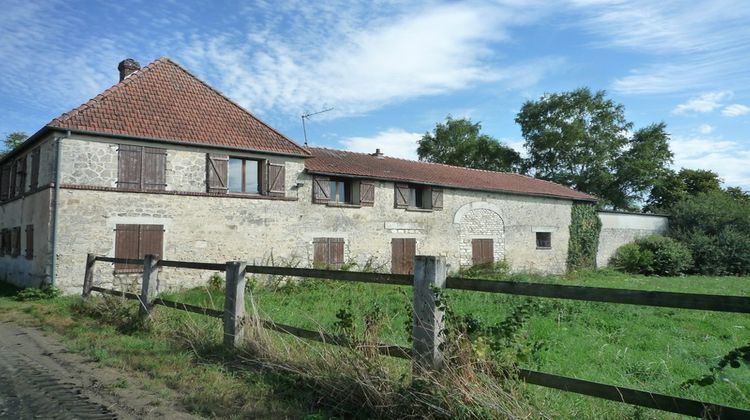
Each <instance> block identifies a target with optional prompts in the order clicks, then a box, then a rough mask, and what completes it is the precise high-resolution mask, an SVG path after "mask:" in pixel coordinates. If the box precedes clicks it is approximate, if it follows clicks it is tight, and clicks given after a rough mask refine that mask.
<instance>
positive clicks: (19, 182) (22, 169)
mask: <svg viewBox="0 0 750 420" xmlns="http://www.w3.org/2000/svg"><path fill="white" fill-rule="evenodd" d="M24 192H26V156H24V157H22V158H20V159H18V175H17V176H16V195H23V193H24ZM18 229H21V228H20V227H19V228H18ZM18 252H19V255H20V252H21V251H20V249H19V251H18Z"/></svg>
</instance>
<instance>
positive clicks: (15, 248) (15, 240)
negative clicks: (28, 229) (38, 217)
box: [10, 226, 21, 257]
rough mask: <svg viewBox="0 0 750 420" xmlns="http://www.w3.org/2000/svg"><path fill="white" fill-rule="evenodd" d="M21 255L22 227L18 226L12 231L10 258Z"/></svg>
mask: <svg viewBox="0 0 750 420" xmlns="http://www.w3.org/2000/svg"><path fill="white" fill-rule="evenodd" d="M19 255H21V226H16V227H14V228H13V229H11V231H10V256H11V257H17V256H19Z"/></svg>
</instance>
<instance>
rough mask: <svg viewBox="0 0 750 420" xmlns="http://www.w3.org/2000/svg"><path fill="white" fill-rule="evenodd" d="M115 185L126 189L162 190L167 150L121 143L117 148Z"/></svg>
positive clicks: (164, 186)
mask: <svg viewBox="0 0 750 420" xmlns="http://www.w3.org/2000/svg"><path fill="white" fill-rule="evenodd" d="M117 159H118V164H117V168H118V169H117V187H118V188H120V189H122V190H127V191H164V189H165V188H166V186H167V183H166V179H167V151H166V150H165V149H160V148H156V147H145V146H132V145H128V144H121V145H119V146H118V149H117Z"/></svg>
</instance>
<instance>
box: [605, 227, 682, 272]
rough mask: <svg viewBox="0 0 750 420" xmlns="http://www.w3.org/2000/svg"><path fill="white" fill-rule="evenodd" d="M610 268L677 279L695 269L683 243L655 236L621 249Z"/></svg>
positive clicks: (639, 240)
mask: <svg viewBox="0 0 750 420" xmlns="http://www.w3.org/2000/svg"><path fill="white" fill-rule="evenodd" d="M610 265H611V266H612V267H614V268H615V269H617V270H620V271H625V272H627V273H634V274H645V275H647V276H648V275H659V276H676V275H679V274H682V273H685V272H686V271H687V270H689V269H690V268H691V267H692V265H693V257H692V255H691V253H690V250H689V249H688V248H687V247H686V246H685V245H683V244H681V243H680V242H677V241H676V240H674V239H672V238H667V237H665V236H661V235H652V236H647V237H645V238H641V239H638V240H636V241H635V242H632V243H629V244H626V245H624V246H622V247H620V249H618V250H617V252H616V253H615V256H614V257H613V258H612V261H611V262H610Z"/></svg>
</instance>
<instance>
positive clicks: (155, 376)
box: [0, 271, 750, 418]
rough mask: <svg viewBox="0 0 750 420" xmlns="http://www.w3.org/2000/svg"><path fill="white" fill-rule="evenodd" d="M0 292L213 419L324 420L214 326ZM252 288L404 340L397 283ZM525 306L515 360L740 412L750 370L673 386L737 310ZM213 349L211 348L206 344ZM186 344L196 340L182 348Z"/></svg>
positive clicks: (559, 303) (720, 289) (490, 314)
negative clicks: (138, 322)
mask: <svg viewBox="0 0 750 420" xmlns="http://www.w3.org/2000/svg"><path fill="white" fill-rule="evenodd" d="M515 279H516V280H519V281H532V282H555V283H564V284H577V285H587V286H602V287H619V288H631V289H642V290H662V291H678V292H693V293H710V294H721V295H739V296H748V295H750V278H747V277H745V278H737V277H720V278H715V277H698V276H691V277H681V278H647V277H642V276H632V275H625V274H620V273H615V272H609V271H597V272H586V273H578V274H575V275H570V276H566V277H530V276H518V277H516V278H515ZM0 292H3V293H0V319H1V318H6V319H25V320H29V322H33V323H37V324H39V325H41V326H43V327H44V328H48V329H51V330H54V331H56V332H58V333H61V334H63V335H64V336H65V337H66V339H67V340H68V345H69V347H71V348H72V349H73V350H75V351H80V352H83V353H86V354H89V355H90V356H91V357H92V358H94V359H96V360H98V361H99V362H101V363H103V364H107V365H110V366H115V367H118V368H122V369H126V370H129V371H132V372H135V373H137V374H139V375H144V376H146V377H147V378H148V380H149V381H152V382H153V386H154V390H155V392H164V393H165V395H166V393H168V392H172V393H175V392H176V395H177V398H179V400H180V401H181V402H182V404H183V405H184V406H186V407H187V408H188V409H190V410H192V411H194V412H197V413H200V414H204V415H209V416H211V415H215V416H220V417H225V416H232V415H234V416H239V417H242V416H254V415H255V416H257V415H278V416H282V417H284V416H291V417H301V416H304V415H306V414H308V413H313V418H318V417H326V416H327V415H328V414H327V413H328V412H327V411H326V410H325V409H324V408H321V407H319V406H318V405H317V403H316V401H317V400H316V396H315V395H314V392H313V393H311V392H310V390H309V389H307V390H300V389H299V386H298V385H296V384H295V382H294V381H295V379H294V378H293V377H288V376H285V375H283V374H278V373H276V372H269V371H267V370H261V371H258V370H252V369H250V370H247V369H234V368H233V367H232V366H233V362H232V361H231V358H229V357H228V356H226V355H224V354H222V352H221V350H220V346H219V344H220V340H221V327H220V325H219V324H220V321H218V320H215V319H208V318H204V317H201V316H200V315H194V314H187V313H184V312H181V311H175V310H172V309H167V308H162V307H159V308H158V309H157V316H158V319H159V321H160V322H159V323H158V324H155V325H158V327H152V328H148V329H145V330H138V329H133V328H132V326H131V325H129V324H128V323H123V322H121V321H122V319H121V318H122V317H120V316H119V315H118V314H117V313H113V314H108V315H107V316H105V317H102V315H101V314H99V315H97V316H92V315H91V314H89V313H87V312H85V311H81V310H80V308H79V306H80V299H79V298H76V297H63V298H57V299H53V300H51V301H40V302H16V301H14V300H13V299H12V298H10V296H11V295H12V294H13V293H14V292H15V291H14V290H12V289H8V288H6V289H5V290H0ZM251 294H252V296H253V299H254V301H255V303H256V305H257V307H258V308H259V311H260V313H261V315H262V316H263V317H265V318H268V319H272V320H274V321H276V322H279V323H286V324H290V325H294V326H299V327H304V328H309V329H322V330H327V331H333V330H334V329H335V328H334V324H335V322H336V321H337V319H338V318H337V317H336V314H337V313H338V312H339V311H340V310H341V309H345V311H346V312H348V313H351V314H352V315H353V316H354V319H355V321H356V323H358V324H359V326H358V328H359V329H360V330H361V328H362V324H361V323H362V319H363V317H364V314H366V313H368V312H371V311H372V309H373V308H374V307H378V308H379V309H380V311H381V313H383V314H384V316H385V318H384V321H383V326H382V328H381V335H380V341H381V342H387V343H394V344H401V345H408V342H407V327H406V326H407V325H408V323H409V321H410V319H409V316H410V315H409V310H410V309H409V304H410V302H411V288H409V287H398V286H386V285H372V284H357V283H345V282H335V281H320V280H314V281H305V282H302V283H295V284H292V285H289V286H283V287H275V288H274V287H255V288H253V290H252V293H251ZM3 296H5V297H3ZM446 296H447V300H448V302H449V306H450V308H451V309H452V310H453V311H454V312H456V313H457V314H461V315H468V314H470V315H472V317H473V319H475V321H476V322H478V323H481V324H483V325H493V324H496V323H498V322H501V321H503V320H504V319H506V317H508V315H509V314H510V313H511V312H512V311H513V310H514V308H518V307H519V305H522V304H524V303H525V302H528V301H529V299H527V298H521V297H514V296H505V295H498V294H488V293H479V292H467V291H447V292H446ZM165 297H168V298H170V299H173V300H176V301H181V302H185V303H192V304H197V305H201V306H206V307H213V308H220V306H221V303H222V300H223V294H222V292H221V291H220V290H213V291H212V290H211V289H208V288H196V289H192V290H186V291H182V292H179V293H172V294H169V295H168V296H165ZM96 301H97V300H95V302H96ZM533 301H534V302H537V304H536V305H534V306H532V307H531V309H530V311H529V314H528V317H527V318H526V320H525V322H524V323H523V326H522V328H521V330H520V332H519V337H520V338H519V342H520V344H522V345H523V346H526V348H532V349H533V348H535V346H536V347H538V348H537V349H536V350H532V351H530V352H528V354H526V357H524V359H523V361H522V365H523V367H526V368H529V369H534V370H540V371H544V372H550V373H556V374H562V375H566V376H572V377H576V378H581V379H587V380H593V381H598V382H604V383H610V384H615V385H622V386H627V387H632V388H637V389H643V390H648V391H654V392H659V393H664V394H669V395H675V396H681V397H686V398H693V399H700V400H705V401H709V402H715V403H720V404H724V405H730V406H735V407H741V408H746V409H749V408H750V366H746V365H742V366H741V367H740V368H738V369H732V368H727V369H726V370H725V371H724V372H722V375H721V377H720V380H719V381H717V382H716V383H715V384H713V385H710V386H706V387H700V386H694V387H691V388H688V389H682V388H681V387H680V384H682V383H683V382H685V381H686V380H689V379H693V378H699V377H701V376H703V375H705V374H707V373H708V372H709V368H710V367H711V366H714V365H715V364H716V363H717V362H718V361H719V360H720V358H721V357H722V356H724V355H725V354H727V353H728V352H729V351H730V350H732V349H734V348H737V347H740V346H743V345H747V344H749V343H750V316H748V315H741V314H725V313H715V312H706V311H694V310H682V309H662V308H652V307H642V306H633V305H617V304H606V303H589V302H573V301H563V300H556V299H534V300H533ZM77 308H78V309H77ZM131 309H132V307H131ZM185 320H189V322H187V323H186V322H185ZM186 326H187V327H188V330H185V328H186ZM175 330H177V331H178V332H177V333H174V332H173V331H175ZM195 337H202V338H201V339H200V340H195ZM201 340H202V341H201ZM207 343H208V344H207ZM211 343H215V346H213V348H212V347H211V346H212V344H211ZM196 344H197V345H199V346H204V347H203V348H194V347H192V346H195V345H196ZM205 346H208V348H206V347H205ZM523 393H524V394H525V395H527V396H528V398H529V400H530V401H531V402H532V403H533V404H534V405H535V406H536V407H537V408H539V409H541V411H543V412H545V413H548V415H549V416H550V417H553V418H677V417H678V416H674V415H668V414H666V413H663V412H658V411H654V410H648V409H639V408H636V407H632V406H629V405H625V404H618V403H614V402H608V401H603V400H599V399H595V398H590V397H584V396H578V395H575V394H569V393H564V392H560V391H556V390H549V389H544V388H540V387H536V386H533V385H529V386H527V387H526V388H525V389H524V390H523Z"/></svg>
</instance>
